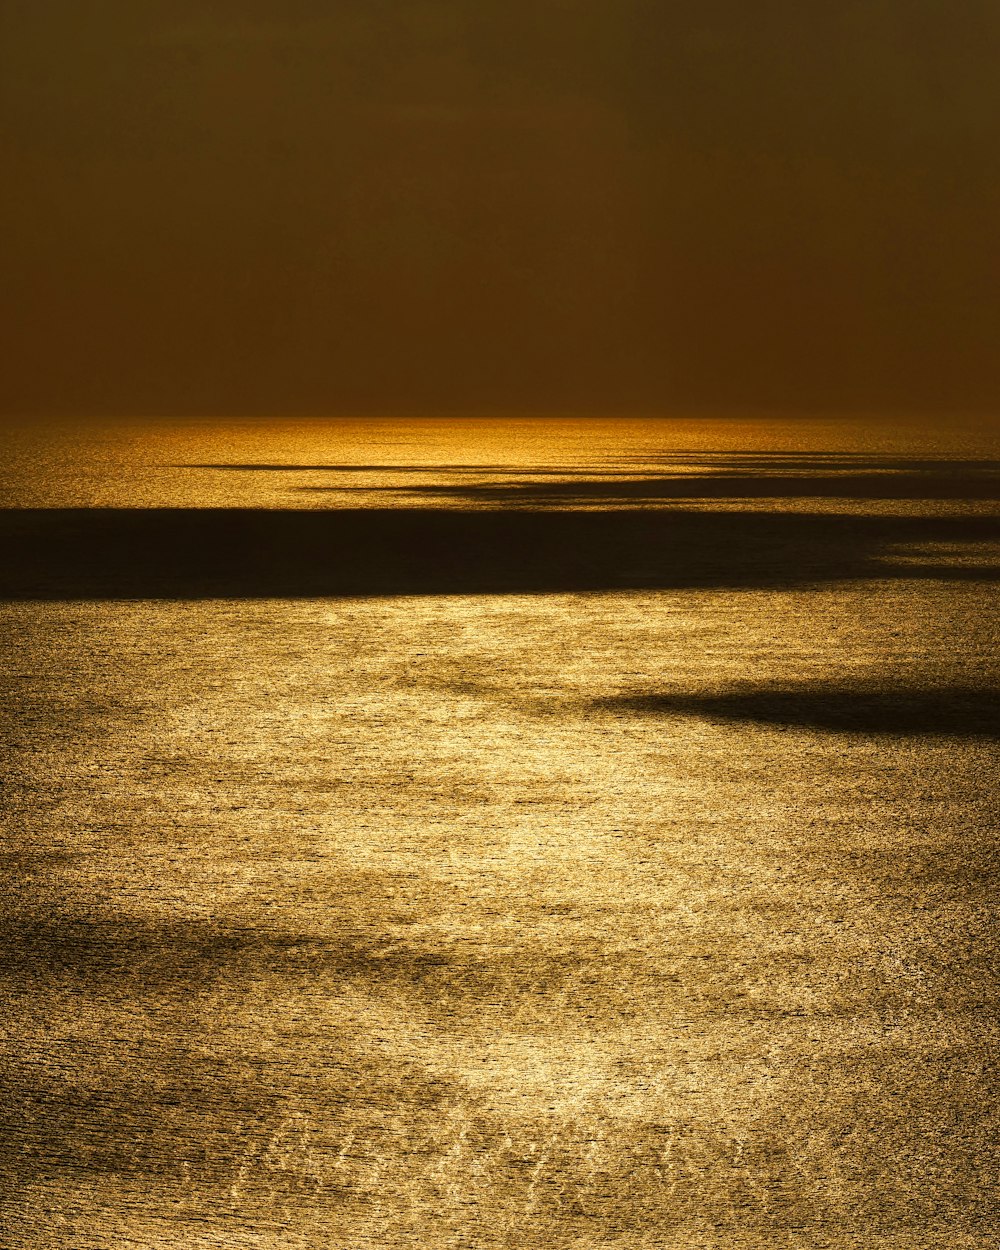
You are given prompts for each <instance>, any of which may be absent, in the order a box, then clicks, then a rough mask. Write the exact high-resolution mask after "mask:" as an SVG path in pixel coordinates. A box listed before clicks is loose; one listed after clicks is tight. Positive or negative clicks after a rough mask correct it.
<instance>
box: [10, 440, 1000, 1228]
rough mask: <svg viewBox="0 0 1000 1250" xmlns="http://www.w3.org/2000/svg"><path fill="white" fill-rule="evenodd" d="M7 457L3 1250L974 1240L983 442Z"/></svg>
mask: <svg viewBox="0 0 1000 1250" xmlns="http://www.w3.org/2000/svg"><path fill="white" fill-rule="evenodd" d="M3 438H4V442H5V445H6V448H7V454H6V456H5V469H4V471H3V475H2V478H0V492H2V500H3V511H2V513H0V526H2V527H3V531H4V532H3V537H4V548H5V552H6V558H5V562H4V568H3V569H2V570H0V600H2V612H3V617H4V623H5V624H4V627H5V635H6V643H5V646H4V649H3V652H4V658H3V670H4V677H3V681H4V698H3V705H2V706H3V718H4V722H5V724H4V742H5V746H4V748H3V751H4V753H3V763H4V794H5V800H4V813H5V815H4V833H3V840H2V842H0V859H2V867H3V874H2V882H3V886H2V888H3V894H4V899H3V913H2V914H3V917H4V918H3V920H2V922H0V923H2V941H3V950H4V959H3V961H2V966H0V975H2V977H3V979H4V996H3V1001H4V1004H5V1005H4V1007H3V1009H2V1012H0V1024H2V1026H3V1056H4V1057H3V1078H2V1081H0V1106H2V1111H3V1120H4V1129H3V1133H2V1134H0V1222H2V1228H3V1235H2V1241H3V1244H4V1245H5V1246H9V1247H11V1250H21V1248H23V1250H57V1248H59V1250H63V1248H65V1250H107V1248H109V1247H112V1246H114V1247H119V1246H121V1247H132V1246H134V1247H144V1248H145V1247H150V1248H152V1247H156V1248H157V1250H160V1248H161V1247H163V1248H166V1247H178V1248H181V1247H183V1248H185V1250H187V1248H189V1247H212V1248H213V1250H215V1248H225V1250H230V1248H232V1250H237V1248H239V1250H245V1248H249V1247H253V1248H254V1250H258V1248H259V1250H265V1248H266V1250H272V1248H274V1250H277V1248H279V1247H280V1248H281V1250H285V1248H286V1247H287V1248H289V1250H291V1248H292V1247H295V1248H299V1247H301V1248H303V1250H306V1248H308V1250H327V1248H328V1247H329V1248H330V1250H360V1248H362V1247H366V1248H367V1247H371V1248H372V1250H375V1248H378V1250H396V1248H397V1247H400V1248H401V1247H406V1248H410V1247H414V1248H415V1247H421V1248H428V1250H438V1248H439V1247H440V1248H442V1250H443V1248H445V1247H448V1248H449V1250H450V1248H453V1247H454V1248H457V1247H470V1248H472V1247H475V1248H476V1250H501V1248H503V1250H507V1248H508V1247H515V1246H518V1247H520V1246H537V1247H545V1248H546V1250H547V1248H548V1247H573V1248H574V1250H576V1248H580V1250H584V1248H586V1250H597V1248H598V1247H600V1248H601V1250H605V1248H610V1247H614V1248H615V1250H640V1248H641V1250H647V1248H652V1247H656V1248H657V1250H659V1248H660V1247H667V1246H669V1247H671V1248H675V1247H676V1248H678V1250H679V1248H682V1247H683V1248H687V1247H692V1248H693V1247H698V1248H704V1250H744V1248H745V1250H763V1248H764V1247H766V1248H767V1250H778V1248H784V1247H788V1248H789V1250H791V1248H793V1247H794V1248H795V1250H807V1248H808V1250H813V1248H816V1250H819V1248H820V1247H826V1248H830V1247H836V1248H837V1250H848V1248H851V1250H854V1248H855V1247H857V1246H859V1245H862V1244H863V1245H865V1246H868V1247H873V1248H874V1247H886V1248H887V1250H888V1247H892V1250H931V1247H934V1248H935V1250H937V1248H943V1250H957V1248H959V1247H962V1248H965V1247H969V1248H971V1247H977V1248H978V1247H981V1246H983V1245H985V1244H992V1242H993V1241H995V1240H996V1238H997V1236H998V1235H1000V1211H998V1205H997V1198H996V1194H997V1192H998V1190H997V1182H998V1179H1000V1177H998V1165H997V1146H998V1142H1000V1107H998V1104H997V1099H996V1094H995V1090H996V1085H997V1079H998V1076H1000V1072H998V1070H997V1055H998V1042H1000V1037H998V1026H997V1018H998V1006H1000V992H998V983H997V971H996V969H997V955H998V940H997V939H998V930H997V918H996V871H997V836H998V819H997V816H998V800H997V786H996V775H997V765H998V750H997V742H998V738H1000V705H998V700H997V693H998V691H1000V658H998V657H1000V645H998V643H1000V638H998V632H1000V631H998V620H997V612H996V602H997V596H996V590H997V581H998V580H1000V523H998V500H1000V437H998V433H997V427H996V425H995V423H994V424H993V425H992V426H991V425H988V424H986V423H975V422H966V423H964V424H960V423H958V422H948V423H945V422H938V423H930V424H928V423H925V424H914V423H911V424H903V423H895V424H893V423H890V422H887V421H876V420H861V419H856V420H853V421H845V420H834V419H832V418H831V419H816V418H812V419H805V418H801V419H798V420H796V419H791V418H788V419H781V420H779V419H771V418H767V417H764V416H755V417H747V418H744V419H740V420H737V419H728V420H721V419H719V420H711V419H700V420H695V419H691V420H648V421H639V420H631V421H626V420H619V421H612V420H607V421H596V420H595V421H574V420H569V419H566V420H530V419H525V418H522V419H517V420H501V419H495V420H472V419H470V420H468V421H459V420H443V419H442V420H438V421H429V420H427V421H423V420H421V421H417V420H411V421H403V420H389V419H386V420H381V421H362V420H357V421H346V420H345V421H323V420H318V419H317V420H315V421H292V420H275V421H270V422H266V421H246V422H238V421H228V422H225V421H213V420H209V419H205V420H203V421H189V422H168V421H161V422H139V421H136V422H124V421H122V422H117V423H110V422H108V423H86V424H82V423H77V424H73V423H68V422H67V423H58V422H52V423H47V424H45V425H41V424H38V423H35V424H34V425H23V426H20V427H18V426H16V425H15V426H11V427H9V428H8V429H7V430H6V431H4V434H3Z"/></svg>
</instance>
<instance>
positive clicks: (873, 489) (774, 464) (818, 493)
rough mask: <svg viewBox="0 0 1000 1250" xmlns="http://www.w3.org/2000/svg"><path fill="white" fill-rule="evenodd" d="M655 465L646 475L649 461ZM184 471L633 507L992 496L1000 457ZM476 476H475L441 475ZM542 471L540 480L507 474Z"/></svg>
mask: <svg viewBox="0 0 1000 1250" xmlns="http://www.w3.org/2000/svg"><path fill="white" fill-rule="evenodd" d="M651 465H654V466H656V468H657V469H658V472H656V473H654V474H650V472H649V470H650V466H651ZM175 467H179V468H187V469H200V470H211V471H217V472H234V473H301V472H310V473H316V472H327V473H331V474H334V475H335V476H342V475H352V474H369V475H370V474H377V475H378V476H379V477H380V478H386V477H388V478H390V479H391V478H393V477H396V476H406V477H410V476H415V475H424V476H427V475H430V476H433V477H435V478H438V479H444V480H438V481H435V482H428V483H406V484H399V485H396V484H388V485H385V484H383V485H381V486H380V487H379V488H378V489H379V490H380V491H382V492H385V493H386V494H387V495H391V494H406V495H410V496H416V497H421V496H424V497H427V498H437V499H451V500H458V501H465V502H467V503H476V504H479V505H504V506H515V507H518V506H520V507H554V506H563V507H565V506H571V505H573V504H588V503H590V504H593V503H600V502H605V503H607V504H612V503H618V504H637V503H642V502H644V501H648V502H655V501H660V502H662V501H669V500H675V499H689V500H695V499H701V500H711V499H768V498H773V499H810V498H815V499H873V500H874V499H883V500H892V499H898V500H904V499H905V500H919V499H924V500H945V499H950V500H962V499H964V500H970V501H971V500H997V499H1000V461H996V460H958V459H920V458H913V457H909V458H901V457H898V456H873V455H857V454H853V455H852V454H851V453H818V454H817V453H781V452H744V453H732V452H730V453H715V454H712V453H703V452H699V453H672V454H669V455H663V456H653V457H649V458H646V459H644V460H643V461H641V462H638V463H636V464H634V465H633V467H632V468H629V467H628V465H627V463H622V462H619V461H616V462H615V464H614V466H607V467H605V466H601V467H599V468H598V467H592V468H589V469H579V468H577V469H568V468H567V469H563V468H553V467H551V466H537V467H534V466H511V465H496V466H489V465H478V464H451V465H440V466H428V465H426V464H424V465H346V464H285V465H282V464H189V465H180V466H175ZM468 474H476V475H477V476H478V477H480V478H481V479H483V480H480V481H476V482H464V481H458V482H455V481H449V480H448V479H449V478H453V477H456V476H457V477H462V476H466V475H468ZM512 478H520V479H528V478H541V479H543V480H541V481H528V480H520V481H512V480H510V479H512ZM297 489H301V490H305V491H310V492H322V491H333V492H349V491H352V490H365V491H370V490H371V487H369V486H362V487H357V486H353V485H348V484H346V483H343V482H341V483H337V482H334V483H331V484H330V485H310V486H305V487H299V488H297Z"/></svg>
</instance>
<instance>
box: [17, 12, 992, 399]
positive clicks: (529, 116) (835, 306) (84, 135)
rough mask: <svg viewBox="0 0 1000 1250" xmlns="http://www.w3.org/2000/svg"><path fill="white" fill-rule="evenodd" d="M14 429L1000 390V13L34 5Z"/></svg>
mask: <svg viewBox="0 0 1000 1250" xmlns="http://www.w3.org/2000/svg"><path fill="white" fill-rule="evenodd" d="M0 15H2V16H0V23H2V27H0V36H2V37H0V80H2V92H3V95H4V103H3V123H4V129H5V135H6V137H5V143H4V147H5V152H6V155H5V157H4V162H5V167H6V169H7V171H8V179H9V181H8V186H9V188H11V189H12V193H10V194H8V196H7V197H6V200H5V206H4V209H3V230H2V237H3V239H4V244H5V248H4V250H5V252H6V253H7V254H6V257H5V261H4V269H5V275H6V281H5V287H6V299H7V301H8V309H7V321H8V323H9V328H8V329H7V331H6V334H7V339H8V349H9V351H8V364H7V367H6V371H5V378H4V386H3V395H2V409H3V411H4V412H5V413H8V414H28V415H31V414H38V415H44V414H64V415H65V414H69V415H75V414H112V415H113V414H117V413H121V414H133V415H134V414H164V415H191V414H202V413H218V414H220V415H225V414H234V413H242V414H253V413H261V414H265V413H266V414H269V413H285V414H290V415H296V414H297V415H311V414H327V415H336V414H338V413H408V412H413V413H442V414H461V413H465V412H488V413H533V414H546V413H581V414H585V413H604V414H616V413H635V414H651V413H656V414H658V413H671V412H699V411H711V412H725V411H730V410H737V409H745V408H757V407H765V408H767V407H772V408H781V409H785V410H801V411H817V410H825V411H833V410H837V411H845V412H846V411H853V412H890V411H896V412H898V411H926V412H937V413H942V414H945V413H949V412H952V411H960V410H965V411H995V410H996V408H997V407H998V401H1000V360H998V357H997V354H996V351H995V344H996V337H997V329H998V328H1000V282H998V277H1000V274H998V272H997V271H998V265H1000V253H998V251H997V249H996V247H995V245H994V236H995V229H996V225H995V223H996V221H997V220H998V218H1000V75H998V74H997V65H998V63H1000V62H998V54H1000V8H998V7H997V6H996V5H994V4H989V3H987V2H986V0H953V2H952V3H949V4H944V3H941V2H940V0H934V2H932V0H866V2H864V3H859V2H857V0H854V2H850V3H848V2H846V0H831V2H829V3H822V4H802V3H792V0H763V2H761V3H753V4H748V3H746V0H673V2H665V0H575V2H574V0H420V2H414V0H406V2H403V0H337V3H333V2H331V0H322V2H321V0H285V2H284V3H282V4H280V5H279V4H277V3H274V2H271V3H263V2H262V0H217V2H215V3H206V2H205V0H201V2H199V3H195V2H192V0H169V2H168V0H143V2H142V3H139V4H137V3H135V0H99V2H95V3H88V4H80V3H79V0H31V2H30V3H28V2H25V0H3V2H2V4H0Z"/></svg>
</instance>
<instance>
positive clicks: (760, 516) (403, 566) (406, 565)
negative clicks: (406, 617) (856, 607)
mask: <svg viewBox="0 0 1000 1250" xmlns="http://www.w3.org/2000/svg"><path fill="white" fill-rule="evenodd" d="M998 538H1000V521H998V520H997V519H993V518H989V517H954V516H953V517H906V516H904V517H898V516H897V517H893V516H878V515H863V514H850V515H824V514H801V513H799V514H794V513H781V512H777V511H775V512H766V511H737V510H732V511H719V512H705V511H694V510H692V511H684V510H676V511H674V510H671V511H664V510H656V509H607V510H596V509H595V510H587V511H570V510H567V511H546V510H532V509H517V508H511V509H482V510H468V511H466V510H460V509H455V508H385V509H379V508H375V509H337V510H330V511H325V510H322V511H320V510H316V511H310V510H302V509H287V510H270V509H249V508H247V509H242V508H222V509H215V508H204V509H202V508H152V509H150V508H135V509H118V508H69V509H23V510H15V509H9V510H6V511H2V512H0V543H2V546H3V550H4V553H5V558H4V561H3V565H2V568H0V599H6V600H30V599H36V600H59V599H69V600H72V599H111V600H114V599H199V598H308V597H315V598H323V597H364V596H381V595H433V594H516V593H535V594H538V593H560V592H563V593H565V592H578V591H607V590H629V589H645V590H651V589H652V590H656V589H672V588H688V587H690V588H712V587H719V588H734V589H735V588H769V587H774V588H782V587H793V586H798V585H808V584H812V583H829V582H836V581H843V580H857V579H866V578H880V579H881V578H896V577H907V578H910V577H930V578H949V579H960V580H980V581H984V580H985V581H996V580H1000V568H997V567H996V566H994V565H990V564H986V563H978V564H977V563H975V560H976V559H977V557H976V555H975V552H974V551H968V552H967V554H965V555H963V550H967V549H969V548H970V545H971V544H977V543H985V542H991V541H993V542H995V541H996V540H997V539H998ZM927 545H931V546H932V547H933V548H935V549H937V550H941V549H944V548H947V549H948V550H949V553H950V555H949V558H948V559H945V558H942V559H940V560H938V562H937V563H932V562H927V561H923V562H919V563H913V562H910V561H908V560H907V559H906V558H904V556H901V555H900V554H899V553H900V552H901V551H902V552H903V553H905V551H906V549H907V548H911V549H914V548H915V549H919V548H921V547H926V546H927ZM956 554H957V555H958V556H959V557H960V558H961V560H960V562H959V563H951V562H949V560H950V557H951V556H952V555H956Z"/></svg>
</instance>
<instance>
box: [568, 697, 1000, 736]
mask: <svg viewBox="0 0 1000 1250" xmlns="http://www.w3.org/2000/svg"><path fill="white" fill-rule="evenodd" d="M591 707H592V708H594V709H595V710H598V711H601V712H614V713H617V714H619V715H624V716H644V717H658V716H661V717H672V716H697V717H701V718H703V719H705V720H709V721H721V722H731V723H737V724H743V723H745V724H764V725H774V726H779V727H787V728H793V729H818V730H822V731H825V732H828V733H847V734H850V733H855V734H884V735H892V736H895V737H903V736H905V737H911V736H913V737H917V736H931V735H934V736H947V737H958V738H990V739H1000V690H993V689H987V688H985V687H978V686H946V687H942V688H940V689H924V688H903V689H888V690H878V689H870V688H867V689H858V688H845V687H836V686H823V685H817V686H797V687H796V686H788V687H779V686H761V687H755V688H754V687H748V688H742V689H734V690H729V691H725V692H723V693H718V694H684V693H676V694H675V693H648V694H628V695H621V696H618V697H615V698H610V699H600V700H597V701H595V702H594V703H592V704H591Z"/></svg>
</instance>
